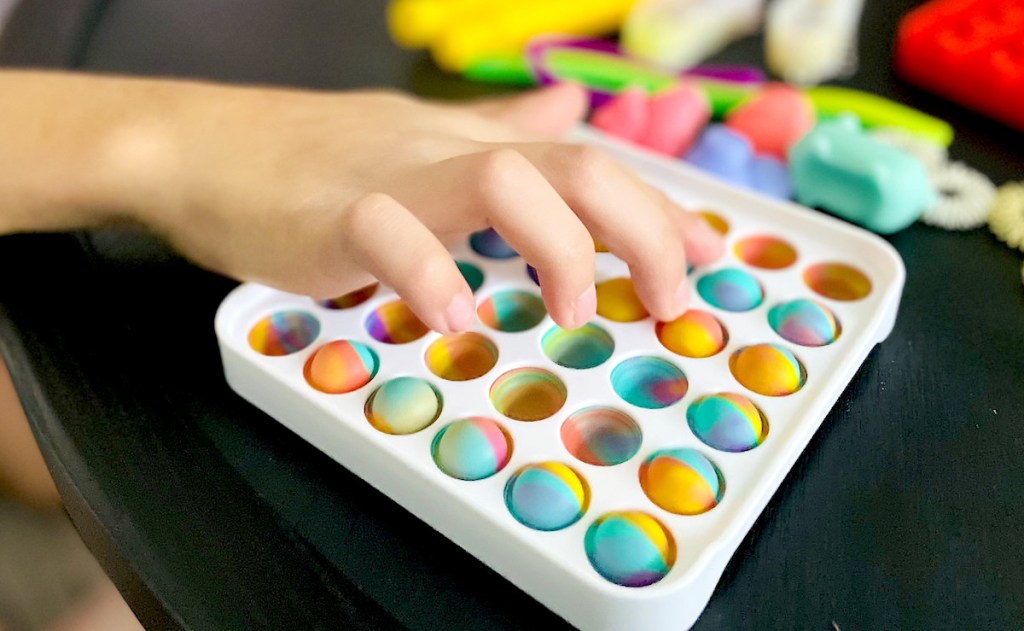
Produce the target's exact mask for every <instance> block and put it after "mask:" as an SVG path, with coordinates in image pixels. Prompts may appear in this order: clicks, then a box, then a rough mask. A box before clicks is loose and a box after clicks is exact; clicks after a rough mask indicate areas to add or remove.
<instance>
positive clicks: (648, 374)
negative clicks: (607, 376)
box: [611, 357, 689, 410]
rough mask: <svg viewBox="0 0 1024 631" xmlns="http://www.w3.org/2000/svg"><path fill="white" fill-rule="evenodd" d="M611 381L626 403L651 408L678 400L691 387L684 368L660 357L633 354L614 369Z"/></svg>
mask: <svg viewBox="0 0 1024 631" xmlns="http://www.w3.org/2000/svg"><path fill="white" fill-rule="evenodd" d="M611 380H612V389H613V390H615V393H616V394H618V395H619V396H620V397H622V399H623V400H624V401H625V402H626V403H631V404H633V405H635V406H637V407H641V408H647V409H649V410H656V409H660V408H664V407H668V406H670V405H672V404H673V403H675V402H676V401H679V400H680V399H682V398H683V397H684V396H686V390H687V388H688V387H689V384H688V382H687V380H686V375H684V374H683V371H682V370H680V369H679V368H677V367H676V366H675V364H673V363H671V362H668V361H665V360H664V359H660V358H658V357H631V358H629V359H627V360H625V361H623V362H622V363H620V364H619V365H618V366H616V367H615V368H614V369H613V370H612V376H611Z"/></svg>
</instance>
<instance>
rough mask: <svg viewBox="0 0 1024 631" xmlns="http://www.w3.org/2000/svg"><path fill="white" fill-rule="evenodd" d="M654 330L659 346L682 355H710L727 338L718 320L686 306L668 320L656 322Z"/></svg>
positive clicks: (718, 348)
mask: <svg viewBox="0 0 1024 631" xmlns="http://www.w3.org/2000/svg"><path fill="white" fill-rule="evenodd" d="M654 332H655V334H656V335H657V336H658V341H659V342H661V345H662V346H664V347H665V348H667V349H668V350H670V351H672V352H673V353H675V354H676V355H682V356H683V357H693V358H703V357H711V356H712V355H716V354H718V353H719V352H721V350H722V349H723V348H725V345H726V343H727V342H728V341H729V335H728V333H727V332H726V330H725V327H724V326H723V325H722V323H721V322H719V321H718V320H717V319H716V318H715V317H714V316H713V315H711V314H710V313H708V312H707V311H701V310H700V309H690V310H688V311H686V312H685V313H683V315H681V316H679V317H678V318H676V319H675V320H672V321H671V322H658V323H657V324H656V325H655V327H654Z"/></svg>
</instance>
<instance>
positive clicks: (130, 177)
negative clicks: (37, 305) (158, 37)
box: [0, 71, 201, 234]
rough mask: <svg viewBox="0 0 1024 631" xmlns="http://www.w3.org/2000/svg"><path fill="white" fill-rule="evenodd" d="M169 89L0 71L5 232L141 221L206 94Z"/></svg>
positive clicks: (0, 189) (0, 201)
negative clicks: (192, 107)
mask: <svg viewBox="0 0 1024 631" xmlns="http://www.w3.org/2000/svg"><path fill="white" fill-rule="evenodd" d="M169 85H171V83H170V82H166V81H154V80H144V79H127V78H118V77H100V76H88V75H75V74H68V73H50V72H18V71H2V72H0V234H4V233H12V232H33V231H59V230H68V229H74V228H79V227H86V226H93V225H99V224H103V223H108V222H112V221H118V220H136V219H139V217H138V214H139V212H141V209H142V208H143V207H144V206H145V205H146V203H147V198H151V197H152V196H153V195H159V194H160V193H159V191H160V190H161V189H163V188H164V187H162V186H161V183H163V182H170V181H172V178H173V174H174V172H175V170H176V169H178V168H179V166H178V163H179V162H180V160H179V158H178V157H177V154H178V153H179V152H178V151H176V150H175V149H174V147H175V145H176V143H177V141H176V140H175V138H176V133H177V132H176V130H175V127H176V122H175V121H176V120H177V119H178V118H180V116H179V114H180V112H181V110H182V108H183V107H185V103H184V101H183V99H184V98H185V97H186V96H187V95H188V94H190V92H191V91H192V90H199V89H201V88H200V87H194V88H191V89H182V88H181V86H180V85H178V87H177V88H176V89H169ZM148 201H149V202H151V203H153V202H156V201H158V200H155V199H149V200H148Z"/></svg>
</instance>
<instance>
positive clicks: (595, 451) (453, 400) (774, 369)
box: [216, 129, 904, 631]
mask: <svg viewBox="0 0 1024 631" xmlns="http://www.w3.org/2000/svg"><path fill="white" fill-rule="evenodd" d="M573 139H574V140H576V141H581V142H586V143H590V144H594V145H597V146H600V147H602V148H604V149H606V150H607V151H609V152H611V153H612V154H613V155H614V156H615V157H617V158H618V159H619V160H620V161H622V162H624V163H626V164H627V165H629V166H631V167H633V168H634V169H635V170H636V171H637V173H638V174H639V175H640V176H641V177H643V178H645V179H646V180H648V181H649V182H651V183H652V184H653V185H654V186H657V187H659V188H661V189H663V190H665V192H666V193H667V194H669V195H670V196H672V197H673V198H675V199H676V200H677V201H678V202H679V203H680V204H682V205H683V206H685V207H687V208H690V209H692V210H693V211H696V212H700V213H702V214H703V216H705V217H706V218H707V219H708V221H709V223H711V224H712V226H714V227H715V229H716V230H718V231H719V232H721V233H722V234H723V235H724V239H725V242H726V249H725V254H724V255H723V257H722V259H721V260H719V261H717V262H715V263H714V264H712V265H709V266H707V267H704V268H697V269H694V270H692V271H691V272H690V280H691V282H692V283H693V285H694V288H695V290H694V292H693V299H692V304H691V306H690V310H689V311H687V312H686V313H684V314H683V315H681V316H680V317H679V318H677V319H676V320H674V321H672V322H655V321H654V320H653V319H652V318H651V317H650V316H649V315H648V313H647V311H646V309H644V308H643V305H642V304H641V303H640V302H639V300H637V297H636V294H635V292H634V291H633V287H632V283H631V281H630V279H629V278H630V275H629V268H628V266H627V265H626V264H625V263H624V262H623V261H622V260H620V259H619V258H617V257H616V256H615V255H614V253H602V254H600V255H598V256H597V260H596V270H595V273H596V282H597V294H598V295H597V299H598V300H597V302H598V315H597V316H596V317H595V318H594V320H593V321H592V322H590V323H588V324H587V325H586V326H584V327H581V328H579V329H575V330H564V329H561V328H560V327H558V326H556V325H555V324H554V322H553V321H552V320H551V317H550V316H549V315H548V314H547V312H546V310H545V309H544V304H543V301H542V300H541V298H540V296H541V292H540V288H539V287H538V285H537V282H536V279H535V278H534V277H532V276H531V275H530V273H529V267H528V265H527V264H526V261H524V260H523V259H522V258H521V257H519V255H518V254H517V253H516V252H515V251H514V250H512V249H511V248H510V247H509V246H508V244H507V243H505V241H504V240H503V239H502V238H501V236H500V235H498V234H497V233H495V232H493V231H485V232H481V233H478V234H476V235H473V237H472V238H470V239H467V240H466V241H465V242H463V243H461V244H459V245H457V246H455V247H453V248H452V254H453V256H454V257H455V259H456V261H458V262H459V264H460V265H459V267H460V269H461V270H462V273H463V274H464V275H465V277H466V279H467V282H469V283H470V285H471V286H472V287H473V289H474V291H475V295H476V299H477V315H478V318H479V320H478V322H477V324H476V325H475V327H474V328H473V330H472V331H470V332H467V333H462V334H458V335H447V336H442V335H439V334H437V333H435V332H431V331H428V330H427V329H426V327H425V326H424V325H423V323H422V322H420V321H419V320H418V319H417V318H416V317H415V316H414V315H413V314H412V312H411V311H410V310H409V309H408V307H407V306H406V305H405V303H404V302H402V301H401V299H399V298H398V296H396V295H395V293H394V292H393V291H392V290H391V289H389V288H387V287H383V286H382V287H376V288H367V289H364V290H360V291H359V292H353V294H349V295H347V296H342V297H339V298H337V299H335V300H331V301H326V302H323V303H317V302H315V301H313V300H311V299H309V298H306V297H302V296H296V295H291V294H285V293H281V292H278V291H275V290H272V289H270V288H267V287H263V286H260V285H255V284H247V285H243V286H241V287H239V288H238V289H236V290H235V291H234V292H232V294H231V295H229V296H228V297H227V298H226V299H225V300H224V302H223V304H222V305H221V308H220V310H219V312H218V315H217V320H216V331H217V336H218V340H219V343H220V348H221V354H222V358H223V362H224V370H225V374H226V376H227V379H228V383H229V384H230V385H231V387H232V388H234V389H235V390H236V391H238V392H239V393H240V394H241V395H242V396H244V397H245V398H247V399H248V400H250V401H252V402H253V403H254V404H256V405H257V406H259V407H260V408H262V409H263V410H265V411H266V412H268V413H269V414H270V415H272V416H273V417H274V418H276V419H277V420H278V421H280V422H281V423H282V424H284V425H285V426H287V427H289V428H290V429H291V430H293V431H294V432H296V433H297V434H298V435H300V436H302V437H303V438H304V439H306V440H307V441H308V442H310V443H311V444H312V445H314V446H315V447H317V448H318V449H320V450H322V451H323V452H325V453H326V454H328V455H329V456H331V457H332V458H334V459H335V460H337V461H338V462H339V463H341V464H342V465H344V466H346V467H348V468H349V469H351V470H352V471H353V472H355V473H356V474H357V475H359V476H361V477H363V478H365V479H366V480H367V481H368V482H370V483H371V484H373V485H374V486H375V487H376V488H378V489H379V490H380V491H381V492H383V493H385V494H387V495H388V496H389V497H391V498H392V499H394V500H395V501H397V502H398V503H399V504H401V505H402V506H404V507H405V508H406V509H408V510H409V511H410V512H412V513H413V514H414V515H416V516H417V517H419V518H420V519H422V520H424V521H425V522H427V523H428V524H430V525H431V526H432V527H434V528H436V529H437V530H438V531H440V532H441V533H443V534H444V535H445V536H447V537H449V538H450V539H451V540H453V541H455V542H456V543H457V544H458V545H460V546H461V547H463V548H464V549H466V550H468V551H469V552H470V553H472V554H473V555H475V556H477V557H478V558H479V559H481V560H482V561H483V562H484V563H486V564H488V565H490V566H491V567H493V568H494V569H495V570H497V571H498V572H500V573H501V574H502V575H503V576H505V577H507V578H508V579H509V580H511V581H512V582H513V583H515V584H516V585H517V586H518V587H519V588H521V589H523V590H524V591H526V592H527V593H529V594H531V595H532V596H533V597H535V598H536V599H538V600H539V601H541V602H542V603H543V604H544V605H546V606H547V607H549V608H550V609H551V610H553V611H554V612H555V613H557V614H559V615H560V616H562V617H564V618H565V619H566V620H568V621H569V622H570V623H572V624H573V625H575V626H577V627H579V628H581V629H585V630H588V631H591V630H592V631H633V630H635V629H650V630H654V631H668V630H669V629H673V630H674V629H683V628H686V627H689V626H690V625H692V624H693V623H694V622H695V621H696V619H697V617H698V616H699V615H700V613H701V611H702V610H703V608H704V606H705V605H706V604H707V602H708V599H709V598H710V597H711V594H712V592H713V590H714V588H715V584H716V583H717V582H718V580H719V577H720V576H721V574H722V571H723V569H724V568H725V565H726V563H727V562H728V560H729V557H730V556H731V555H732V553H733V551H734V550H735V549H736V547H737V546H738V545H739V543H740V541H741V540H742V539H743V537H744V536H745V535H746V533H747V530H748V529H749V528H750V525H751V524H752V523H753V522H754V520H755V519H756V517H757V515H758V514H760V512H761V510H762V509H763V508H764V506H765V504H766V503H767V502H768V499H769V498H770V497H771V496H772V494H773V493H774V492H775V490H776V488H778V486H779V484H781V483H782V480H783V479H784V478H785V476H786V474H787V473H788V471H789V470H790V468H791V467H792V465H793V462H794V461H795V459H796V458H797V456H798V455H799V454H800V452H801V451H802V450H803V449H804V447H805V446H806V445H807V443H808V441H809V440H810V437H811V435H812V434H813V433H814V431H815V430H816V429H817V428H818V426H819V425H820V424H821V423H822V421H823V420H824V419H825V417H826V415H827V414H828V411H829V409H830V408H831V406H832V405H833V404H834V403H835V401H836V399H837V398H838V397H839V395H840V394H841V393H842V391H843V389H844V388H845V387H846V384H847V383H848V382H849V380H850V379H851V378H852V377H853V375H854V373H855V372H856V371H857V370H858V368H859V367H860V366H861V364H862V363H863V361H864V359H865V357H867V355H868V353H869V352H870V351H871V349H872V348H873V347H874V345H875V344H877V343H879V342H881V341H882V340H883V339H884V338H885V337H886V336H887V335H888V333H889V331H890V330H891V329H892V326H893V323H894V320H895V317H896V311H897V307H898V303H899V296H900V293H901V291H902V286H903V278H904V271H903V266H902V263H901V261H900V259H899V257H898V256H897V255H896V254H895V252H894V251H893V249H892V248H891V247H890V246H889V245H888V244H886V243H885V242H884V241H882V240H880V239H879V238H878V237H876V236H874V235H872V234H870V233H868V232H865V231H863V230H861V229H859V228H856V227H854V226H851V225H849V224H846V223H843V222H841V221H839V220H837V219H835V218H832V217H828V216H826V215H823V214H821V213H817V212H813V211H809V210H807V209H804V208H801V207H799V206H795V205H792V204H789V203H787V202H777V201H772V200H769V199H767V198H764V197H761V196H757V195H755V194H752V193H750V192H747V191H745V190H742V189H739V188H737V187H735V186H732V185H729V184H727V183H723V182H721V181H719V180H716V179H712V178H711V177H710V176H706V175H704V174H701V173H700V172H698V171H696V170H695V169H693V168H692V167H689V166H687V165H685V164H682V163H680V162H678V161H672V160H669V159H666V158H663V157H661V156H659V155H657V154H654V153H649V152H643V151H642V150H638V149H631V148H629V147H627V146H626V145H625V144H623V143H620V142H617V141H614V140H610V139H608V138H607V137H605V136H603V135H601V134H599V133H597V132H594V131H591V130H585V129H581V130H580V131H578V132H576V134H575V136H574V137H573ZM625 212H628V211H625ZM806 475H814V471H813V467H812V468H811V470H810V471H809V472H807V473H806ZM796 483H799V482H796Z"/></svg>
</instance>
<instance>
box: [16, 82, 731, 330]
mask: <svg viewBox="0 0 1024 631" xmlns="http://www.w3.org/2000/svg"><path fill="white" fill-rule="evenodd" d="M585 107H586V98H585V94H584V92H583V90H582V89H580V88H579V87H577V86H573V85H562V86H557V87H554V88H549V89H546V90H541V91H536V92H531V93H527V94H525V95H521V96H518V97H514V98H510V99H501V100H490V101H483V102H476V103H472V104H468V105H467V104H459V105H452V104H438V103H429V102H425V101H421V100H417V99H415V98H413V97H410V96H407V95H403V94H399V93H392V92H382V91H375V92H312V91H299V90H286V89H277V88H265V87H232V86H224V85H216V84H206V83H198V82H188V81H177V80H167V79H137V78H125V77H113V76H94V75H81V74H68V73H51V72H33V71H0V234H6V233H15V232H38V231H63V230H72V229H78V228H83V227H90V226H99V225H104V224H109V223H113V222H123V221H130V222H135V223H139V224H142V225H143V226H145V227H146V228H148V229H149V230H151V231H152V232H154V233H156V234H158V235H159V236H161V237H163V238H165V239H166V240H168V241H169V242H170V243H171V245H173V246H174V247H176V248H177V249H178V250H179V251H180V252H181V253H182V254H184V255H185V256H186V257H188V258H190V259H191V260H193V261H194V262H196V263H197V264H199V265H201V266H203V267H205V268H207V269H210V270H213V271H215V272H218V273H221V274H225V275H228V276H231V277H233V278H236V279H238V280H243V281H257V282H261V283H264V284H267V285H270V286H273V287H276V288H278V289H282V290H285V291H291V292H295V293H301V294H307V295H310V296H313V297H315V298H327V297H333V296H338V295H341V294H344V293H347V292H349V291H353V290H355V289H358V288H360V287H363V286H365V285H367V284H370V283H372V282H374V281H378V280H379V281H381V282H383V283H385V284H388V285H391V286H392V287H394V288H395V290H396V291H397V292H398V293H399V294H400V295H401V296H402V297H403V298H404V299H405V300H406V301H407V302H408V303H409V305H410V307H411V308H412V309H413V311H415V312H416V313H417V315H419V316H420V318H421V319H422V320H423V321H424V322H425V323H426V324H427V325H428V326H430V327H431V328H434V329H435V330H438V331H440V332H442V333H450V332H455V331H460V330H464V329H467V328H469V327H470V326H471V325H472V323H473V321H474V319H475V307H474V302H473V296H472V293H471V292H470V290H469V287H468V286H467V284H466V282H465V281H464V279H463V278H462V276H461V275H460V273H459V272H458V269H457V267H456V266H455V264H454V262H453V261H452V259H451V257H450V256H449V255H448V253H447V251H446V249H445V245H446V244H448V243H451V242H453V241H454V240H456V239H460V238H463V237H465V236H466V235H467V234H469V233H470V232H473V231H476V230H480V229H483V228H486V227H493V228H495V229H496V230H497V231H498V232H499V234H501V235H502V236H503V237H504V238H505V239H506V240H507V241H508V242H509V243H510V244H511V245H512V246H513V247H514V248H516V250H517V251H518V252H519V253H520V254H521V255H522V256H523V258H524V259H526V261H527V262H529V263H530V264H532V265H533V266H534V267H536V268H537V270H538V273H539V275H540V278H541V288H542V295H543V298H544V301H545V304H546V306H547V308H548V310H549V312H550V313H551V315H552V318H553V319H554V320H555V321H556V322H557V323H558V324H560V325H562V326H565V327H575V326H579V325H581V324H583V323H585V322H586V321H588V320H589V319H591V318H592V317H593V316H594V313H595V309H596V296H595V293H594V275H593V271H594V264H593V262H594V244H593V241H594V239H597V240H599V241H601V242H602V243H604V244H605V245H607V246H608V248H609V249H610V250H611V251H612V252H613V253H615V254H616V255H618V256H619V257H620V258H622V259H623V260H625V261H626V262H627V263H628V264H629V266H630V269H631V273H632V276H633V281H634V285H635V287H636V289H637V293H638V295H639V296H640V298H641V300H642V301H643V302H644V303H645V305H646V306H647V307H648V310H649V311H650V312H651V314H652V315H653V316H654V317H656V318H658V319H662V320H667V319H671V318H674V317H676V316H678V315H679V314H680V313H681V312H682V311H683V310H684V309H685V308H686V306H687V304H688V300H689V287H688V284H687V281H686V263H687V259H689V262H690V263H691V264H695V265H699V264H702V263H707V262H710V261H712V260H714V259H715V258H717V257H718V256H719V255H720V254H721V251H722V243H721V240H720V238H719V236H718V235H717V233H715V232H714V231H713V230H712V229H711V228H710V227H709V226H707V225H706V224H705V223H704V222H703V220H701V219H699V218H698V217H696V216H695V215H693V214H690V213H688V212H686V211H684V210H683V209H681V208H679V207H678V206H676V205H675V204H674V203H673V202H671V201H670V200H669V199H668V198H667V197H665V196H664V195H663V194H662V193H660V192H658V191H656V190H654V189H652V188H650V187H648V186H647V185H645V184H644V183H643V182H641V180H640V179H639V178H638V177H636V176H635V175H633V174H632V173H631V172H629V171H628V170H626V169H624V168H622V167H620V166H619V165H618V164H616V163H615V162H614V161H613V160H611V159H610V158H609V157H608V156H606V155H605V154H603V153H601V152H600V151H598V150H596V149H594V148H590V147H585V146H578V145H571V144H564V143H559V142H557V139H558V138H560V137H561V136H562V135H563V134H564V133H566V132H567V131H568V130H569V129H570V128H571V127H572V126H573V125H574V124H576V123H577V122H578V121H579V120H580V119H581V118H582V117H583V115H584V114H585Z"/></svg>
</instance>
